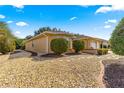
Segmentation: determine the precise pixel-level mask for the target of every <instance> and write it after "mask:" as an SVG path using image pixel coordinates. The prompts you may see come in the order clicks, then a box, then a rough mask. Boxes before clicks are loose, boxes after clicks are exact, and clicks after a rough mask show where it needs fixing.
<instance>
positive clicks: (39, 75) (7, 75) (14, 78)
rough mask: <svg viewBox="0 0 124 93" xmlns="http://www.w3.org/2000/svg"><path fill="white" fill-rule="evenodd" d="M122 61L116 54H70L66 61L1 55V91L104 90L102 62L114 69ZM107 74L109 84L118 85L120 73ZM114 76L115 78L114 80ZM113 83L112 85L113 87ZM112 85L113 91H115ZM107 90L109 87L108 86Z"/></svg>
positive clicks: (61, 58) (60, 58)
mask: <svg viewBox="0 0 124 93" xmlns="http://www.w3.org/2000/svg"><path fill="white" fill-rule="evenodd" d="M8 58H9V59H8ZM118 58H121V60H123V58H124V57H122V56H117V55H115V54H107V55H103V56H96V55H89V54H78V55H73V54H69V55H66V56H62V57H51V56H48V57H46V56H41V57H38V56H32V54H31V53H30V52H26V51H21V52H15V53H12V54H11V55H10V56H9V55H1V54H0V87H18V88H30V87H33V88H35V87H36V88H51V87H54V88H80V87H83V88H84V87H85V88H87V87H102V86H101V84H102V83H103V82H101V81H102V76H103V75H104V73H101V70H104V69H101V68H104V67H101V66H103V65H101V63H100V62H101V60H109V61H107V62H106V61H104V62H103V64H104V63H106V64H109V65H110V64H111V63H113V62H114V60H115V59H118ZM111 59H113V60H111ZM110 60H111V61H110ZM116 63H117V62H116ZM121 63H122V62H121ZM104 65H105V64H104ZM105 67H106V66H105ZM118 67H119V68H123V66H122V67H120V66H114V68H118ZM105 71H107V72H105V75H104V76H107V79H108V78H109V79H108V80H110V81H112V80H115V82H116V81H117V80H116V79H113V78H114V77H115V76H114V75H115V74H114V72H118V71H119V70H117V71H115V70H113V69H112V68H107V70H105ZM121 72H123V70H121ZM112 73H113V74H112ZM119 73H120V72H119ZM119 73H117V76H119V75H120V74H119ZM109 74H110V75H109ZM111 74H112V75H113V76H111ZM99 76H100V77H99ZM110 76H111V77H112V78H111V77H110ZM117 76H116V77H117ZM120 77H122V78H123V75H120ZM105 78H106V77H105ZM119 79H121V78H119ZM122 80H123V79H122ZM122 80H121V82H122ZM107 82H109V81H107ZM119 82H120V81H119ZM112 83H113V82H112ZM112 83H109V84H110V85H112ZM106 84H107V83H106ZM122 84H124V83H122ZM110 85H109V87H113V86H110ZM120 86H121V85H120ZM120 86H119V87H120ZM106 87H108V86H107V85H106ZM116 87H118V86H116Z"/></svg>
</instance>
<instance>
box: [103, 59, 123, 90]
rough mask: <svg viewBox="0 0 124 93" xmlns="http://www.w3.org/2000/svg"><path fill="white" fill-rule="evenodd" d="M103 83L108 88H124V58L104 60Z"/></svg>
mask: <svg viewBox="0 0 124 93" xmlns="http://www.w3.org/2000/svg"><path fill="white" fill-rule="evenodd" d="M103 64H104V66H105V72H104V77H103V79H104V83H105V85H106V87H108V88H124V58H121V59H115V60H104V61H103Z"/></svg>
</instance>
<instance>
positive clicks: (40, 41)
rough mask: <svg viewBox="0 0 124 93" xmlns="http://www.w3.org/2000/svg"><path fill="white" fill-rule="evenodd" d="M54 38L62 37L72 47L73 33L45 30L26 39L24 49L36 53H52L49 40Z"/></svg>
mask: <svg viewBox="0 0 124 93" xmlns="http://www.w3.org/2000/svg"><path fill="white" fill-rule="evenodd" d="M55 38H64V39H66V40H67V41H69V48H68V51H69V50H70V49H72V38H73V35H72V34H70V33H67V32H57V31H56V32H53V31H45V32H43V33H41V34H39V35H37V36H34V37H33V38H31V39H29V40H27V41H26V44H25V50H27V51H32V52H36V53H38V55H42V54H47V53H52V51H51V48H50V42H51V40H52V39H55Z"/></svg>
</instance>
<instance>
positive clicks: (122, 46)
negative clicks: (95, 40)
mask: <svg viewBox="0 0 124 93" xmlns="http://www.w3.org/2000/svg"><path fill="white" fill-rule="evenodd" d="M110 45H111V50H112V51H113V53H115V54H118V55H124V18H122V19H121V21H120V22H119V24H118V25H117V26H116V27H115V29H114V31H113V33H112V35H111V38H110Z"/></svg>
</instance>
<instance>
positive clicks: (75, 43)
mask: <svg viewBox="0 0 124 93" xmlns="http://www.w3.org/2000/svg"><path fill="white" fill-rule="evenodd" d="M73 49H74V50H75V53H78V52H79V51H81V50H83V49H84V42H83V41H80V40H74V41H73Z"/></svg>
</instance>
